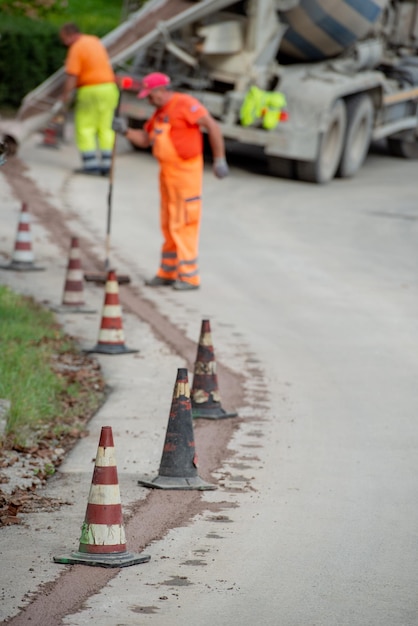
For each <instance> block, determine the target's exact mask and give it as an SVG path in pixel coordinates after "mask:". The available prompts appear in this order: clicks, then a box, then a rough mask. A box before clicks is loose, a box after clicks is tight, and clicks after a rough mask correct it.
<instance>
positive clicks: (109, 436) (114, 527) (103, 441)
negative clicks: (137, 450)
mask: <svg viewBox="0 0 418 626" xmlns="http://www.w3.org/2000/svg"><path fill="white" fill-rule="evenodd" d="M150 558H151V557H150V556H149V555H146V554H131V553H130V552H128V551H127V548H126V537H125V528H124V525H123V516H122V506H121V500H120V491H119V483H118V471H117V467H116V460H115V449H114V444H113V433H112V428H111V427H110V426H103V427H102V430H101V434H100V441H99V447H98V449H97V455H96V463H95V467H94V472H93V478H92V483H91V487H90V493H89V499H88V503H87V510H86V515H85V518H84V523H83V525H82V527H81V537H80V545H79V548H78V552H72V553H71V554H70V555H69V556H58V557H54V561H55V563H64V564H76V563H80V564H82V565H99V566H101V567H126V566H128V565H137V564H138V563H146V562H147V561H149V560H150Z"/></svg>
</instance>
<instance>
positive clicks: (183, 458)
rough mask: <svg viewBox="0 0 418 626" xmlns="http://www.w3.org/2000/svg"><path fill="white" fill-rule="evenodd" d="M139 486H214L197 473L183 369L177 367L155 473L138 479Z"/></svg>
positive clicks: (184, 487)
mask: <svg viewBox="0 0 418 626" xmlns="http://www.w3.org/2000/svg"><path fill="white" fill-rule="evenodd" d="M138 484H139V485H142V486H143V487H151V488H154V489H182V490H191V489H196V490H199V491H202V490H204V489H216V485H212V484H210V483H207V482H205V481H204V480H202V478H200V476H199V475H198V472H197V455H196V450H195V443H194V433H193V420H192V411H191V402H190V388H189V381H188V373H187V369H186V368H179V369H178V370H177V378H176V384H175V386H174V391H173V399H172V402H171V409H170V415H169V418H168V425H167V431H166V436H165V442H164V447H163V454H162V456H161V462H160V469H159V472H158V476H157V477H156V478H154V479H153V480H147V479H146V478H143V479H140V480H138Z"/></svg>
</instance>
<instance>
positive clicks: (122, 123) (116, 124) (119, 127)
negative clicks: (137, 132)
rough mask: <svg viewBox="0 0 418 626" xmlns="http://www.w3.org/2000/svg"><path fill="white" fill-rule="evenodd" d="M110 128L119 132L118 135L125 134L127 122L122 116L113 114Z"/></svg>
mask: <svg viewBox="0 0 418 626" xmlns="http://www.w3.org/2000/svg"><path fill="white" fill-rule="evenodd" d="M112 130H114V131H115V133H119V134H120V135H126V132H127V130H128V122H127V121H126V119H125V118H124V117H120V116H118V115H115V117H114V118H113V121H112Z"/></svg>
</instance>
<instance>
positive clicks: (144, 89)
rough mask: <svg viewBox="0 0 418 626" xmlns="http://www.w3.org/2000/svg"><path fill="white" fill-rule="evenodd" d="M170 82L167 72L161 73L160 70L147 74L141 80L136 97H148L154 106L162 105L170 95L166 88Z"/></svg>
mask: <svg viewBox="0 0 418 626" xmlns="http://www.w3.org/2000/svg"><path fill="white" fill-rule="evenodd" d="M170 82H171V81H170V78H169V76H167V74H161V73H160V72H152V74H147V75H146V76H144V78H143V79H142V81H141V90H140V92H139V94H138V98H148V100H149V101H150V102H151V104H153V105H154V106H156V107H160V106H163V105H164V104H166V102H168V100H169V99H170V98H171V95H172V94H171V92H170V91H169V90H168V87H169V86H170Z"/></svg>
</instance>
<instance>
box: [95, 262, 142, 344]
mask: <svg viewBox="0 0 418 626" xmlns="http://www.w3.org/2000/svg"><path fill="white" fill-rule="evenodd" d="M86 352H90V353H94V352H95V353H99V354H128V353H132V352H138V350H133V349H130V348H127V347H126V345H125V334H124V332H123V325H122V312H121V308H120V304H119V284H118V279H117V277H116V272H115V271H114V270H109V272H108V274H107V280H106V286H105V299H104V304H103V312H102V321H101V326H100V331H99V339H98V342H97V344H96V345H95V347H94V348H92V349H90V350H86Z"/></svg>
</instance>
